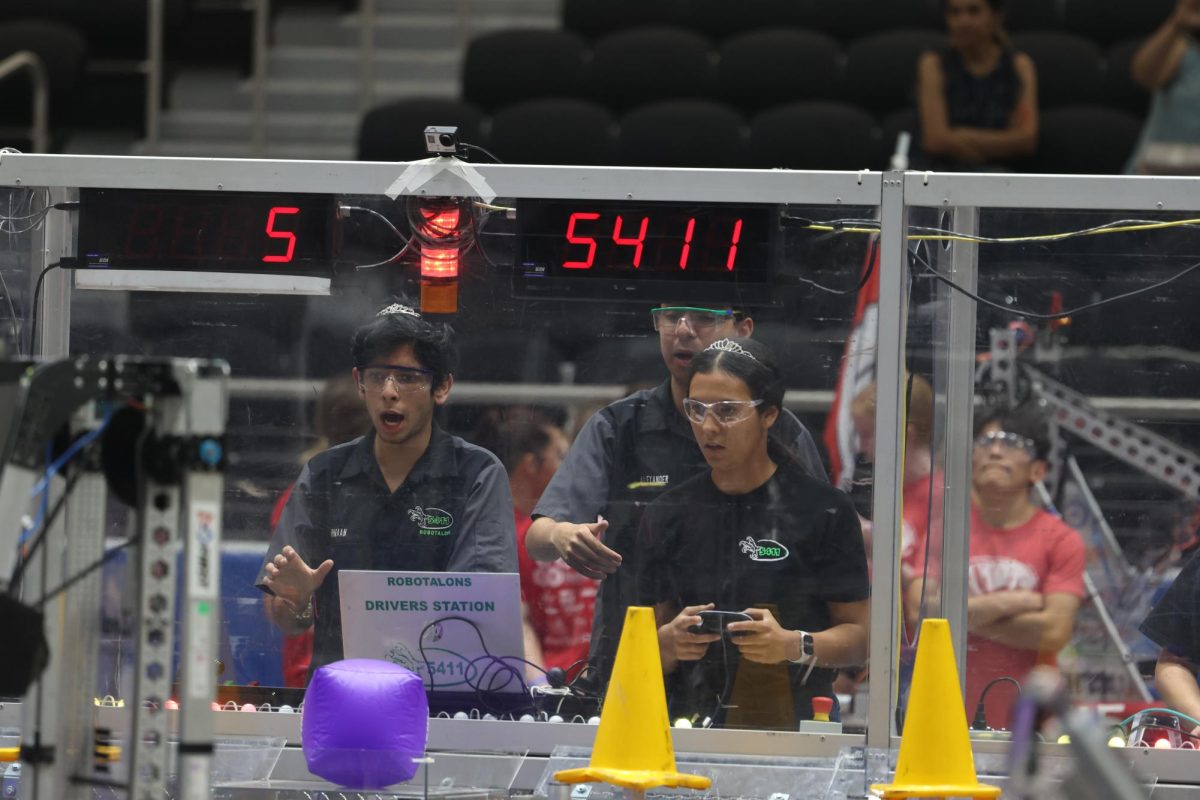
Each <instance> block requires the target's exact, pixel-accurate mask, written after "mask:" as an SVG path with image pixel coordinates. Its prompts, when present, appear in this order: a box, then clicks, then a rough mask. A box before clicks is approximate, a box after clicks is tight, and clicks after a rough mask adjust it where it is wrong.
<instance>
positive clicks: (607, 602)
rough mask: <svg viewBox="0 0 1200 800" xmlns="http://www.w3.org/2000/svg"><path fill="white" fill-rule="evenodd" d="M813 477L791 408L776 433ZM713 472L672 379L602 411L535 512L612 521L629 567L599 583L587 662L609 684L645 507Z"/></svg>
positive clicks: (613, 539) (813, 464)
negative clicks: (682, 409) (675, 393)
mask: <svg viewBox="0 0 1200 800" xmlns="http://www.w3.org/2000/svg"><path fill="white" fill-rule="evenodd" d="M771 431H772V437H773V438H775V439H776V440H777V441H779V442H781V443H782V444H784V445H785V446H787V447H788V448H789V449H790V450H791V451H792V453H793V455H794V456H795V457H796V459H798V461H799V462H800V463H801V464H802V465H803V469H804V470H805V471H806V472H808V473H809V474H811V475H812V476H814V477H816V478H819V479H820V480H821V481H824V480H825V470H824V468H823V467H822V466H821V459H820V456H819V455H818V453H817V448H816V445H815V444H814V442H813V438H812V435H811V434H809V432H808V429H806V428H805V427H804V426H803V425H801V424H800V421H799V420H798V419H796V417H795V416H794V415H793V414H792V413H791V412H790V411H787V410H785V411H784V412H783V413H782V414H780V415H779V418H778V420H776V422H775V424H774V425H773V426H772V428H771ZM707 471H708V462H706V461H705V460H704V454H703V453H702V452H701V451H700V445H698V444H697V443H696V437H695V435H694V434H693V433H692V428H691V425H689V424H688V421H687V419H685V418H684V416H683V414H681V413H679V410H678V409H676V408H675V401H674V399H673V398H672V397H671V382H670V380H666V381H664V382H663V383H661V384H659V385H658V386H657V387H655V388H653V389H642V390H641V391H638V392H634V393H633V394H631V395H629V396H628V397H625V398H623V399H621V400H618V401H617V402H615V403H612V404H610V405H608V406H607V407H605V408H603V409H601V410H600V411H599V412H597V413H596V414H593V415H592V417H591V418H590V419H589V420H588V421H587V424H585V425H584V426H583V429H582V430H580V432H579V435H578V436H577V437H576V438H575V441H574V442H573V443H572V444H571V449H570V451H569V452H568V453H567V457H566V459H565V460H564V461H563V463H562V465H561V466H560V467H559V468H558V471H557V472H555V473H554V477H553V478H552V479H551V480H550V485H549V486H547V487H546V490H545V491H544V492H543V493H542V497H541V499H540V500H539V501H538V503H537V506H536V507H535V508H534V510H533V517H534V519H536V518H538V517H550V518H551V519H554V520H557V521H559V522H581V523H584V522H594V521H595V520H596V517H597V515H600V516H603V517H604V518H605V519H607V520H608V523H609V525H608V530H607V532H606V533H605V534H604V544H605V545H606V546H608V547H609V548H611V549H613V550H615V551H616V552H618V553H620V554H621V556H622V558H623V559H624V561H623V565H622V566H621V568H620V569H619V570H617V572H616V573H614V574H613V575H609V576H608V577H607V578H605V579H604V580H603V581H602V582H601V584H600V589H599V593H598V595H597V597H596V611H595V616H594V618H593V625H592V646H591V651H590V653H589V656H588V660H589V662H590V663H591V664H592V666H593V667H594V668H595V670H596V671H597V673H598V675H599V676H600V678H601V682H602V683H604V682H607V679H608V674H609V671H610V667H611V664H612V660H613V658H614V657H615V655H616V649H617V642H618V640H619V639H620V636H621V627H622V625H623V624H624V621H625V608H626V607H628V606H629V605H631V604H632V603H633V602H634V601H635V599H636V596H637V588H636V584H637V582H636V577H635V576H634V574H633V570H634V569H635V566H636V564H635V558H636V554H635V552H634V550H635V547H634V544H635V542H636V538H637V530H638V524H639V523H640V521H641V516H642V513H643V511H644V510H645V508H646V507H647V506H648V505H649V504H650V503H652V502H653V501H654V500H655V499H656V498H657V497H658V496H659V495H661V494H662V493H663V492H664V491H666V490H667V489H668V488H670V487H673V486H676V485H678V484H680V483H683V482H684V481H686V480H687V479H689V478H691V477H693V476H695V475H698V474H700V473H702V472H707Z"/></svg>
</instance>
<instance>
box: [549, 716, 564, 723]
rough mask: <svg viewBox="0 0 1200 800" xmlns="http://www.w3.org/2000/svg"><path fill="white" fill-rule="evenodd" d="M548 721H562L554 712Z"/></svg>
mask: <svg viewBox="0 0 1200 800" xmlns="http://www.w3.org/2000/svg"><path fill="white" fill-rule="evenodd" d="M550 721H551V722H562V721H563V718H562V717H560V716H559V715H558V714H555V715H554V716H553V717H551V718H550Z"/></svg>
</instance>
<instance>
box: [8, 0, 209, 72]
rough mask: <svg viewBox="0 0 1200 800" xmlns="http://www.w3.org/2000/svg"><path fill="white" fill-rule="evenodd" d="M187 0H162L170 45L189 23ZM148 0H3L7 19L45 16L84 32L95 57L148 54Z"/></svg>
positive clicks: (164, 22)
mask: <svg viewBox="0 0 1200 800" xmlns="http://www.w3.org/2000/svg"><path fill="white" fill-rule="evenodd" d="M188 5H189V3H188V2H187V0H163V29H164V33H165V36H166V38H167V48H168V49H167V53H168V55H169V54H170V52H171V50H170V46H171V44H172V43H173V42H174V41H175V40H176V37H177V36H178V35H179V34H181V33H182V32H183V31H184V30H185V29H186V25H187V17H188ZM146 15H147V3H146V0H104V1H103V2H84V1H82V0H4V19H5V20H19V19H43V20H53V21H55V22H57V23H59V24H62V25H69V26H71V27H72V28H75V29H77V30H78V31H79V32H80V33H82V34H83V37H84V39H85V40H86V41H87V48H88V57H89V58H92V59H114V60H136V59H142V58H145V57H146Z"/></svg>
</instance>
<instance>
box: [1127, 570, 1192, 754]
mask: <svg viewBox="0 0 1200 800" xmlns="http://www.w3.org/2000/svg"><path fill="white" fill-rule="evenodd" d="M1197 601H1200V552H1197V553H1193V554H1192V556H1191V558H1189V559H1188V560H1187V561H1185V562H1184V564H1183V568H1182V569H1181V570H1179V575H1178V576H1177V577H1176V578H1175V580H1174V581H1173V582H1172V583H1171V585H1170V587H1168V589H1167V591H1166V592H1164V593H1163V596H1162V597H1161V598H1160V599H1159V601H1158V603H1157V604H1155V606H1154V608H1153V609H1151V611H1150V613H1149V614H1148V615H1147V616H1146V619H1145V620H1144V621H1143V622H1142V625H1141V627H1140V628H1139V630H1141V632H1142V633H1144V634H1146V636H1147V637H1149V638H1150V640H1151V641H1153V642H1154V643H1155V644H1157V645H1159V646H1161V647H1162V651H1161V652H1160V653H1159V654H1158V663H1157V664H1155V666H1154V688H1156V689H1157V690H1158V693H1159V694H1160V695H1162V699H1163V703H1165V704H1166V706H1167V707H1168V708H1172V709H1174V710H1175V711H1179V712H1181V713H1183V714H1187V715H1188V716H1190V717H1192V718H1194V719H1200V684H1197V682H1196V671H1197V669H1200V602H1197ZM1191 730H1192V733H1193V734H1197V733H1200V726H1195V727H1192V729H1191Z"/></svg>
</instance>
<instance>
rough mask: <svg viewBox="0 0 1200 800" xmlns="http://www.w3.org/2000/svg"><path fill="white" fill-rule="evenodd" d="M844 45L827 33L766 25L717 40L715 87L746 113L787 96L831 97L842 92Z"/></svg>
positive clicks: (808, 98)
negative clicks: (718, 55) (717, 54)
mask: <svg viewBox="0 0 1200 800" xmlns="http://www.w3.org/2000/svg"><path fill="white" fill-rule="evenodd" d="M841 79H842V48H841V46H840V45H838V43H837V41H836V40H835V39H834V38H833V37H831V36H829V35H828V34H824V33H818V32H816V31H808V30H799V29H794V28H792V29H789V28H781V29H765V30H757V31H750V32H748V33H744V34H741V35H740V36H734V37H733V38H731V39H728V40H726V41H725V43H724V44H722V45H721V49H720V57H719V59H718V62H717V91H718V96H719V97H720V99H721V100H723V101H725V102H726V103H729V104H730V105H732V106H736V107H738V108H741V109H744V110H746V111H749V112H754V111H759V110H761V109H764V108H769V107H771V106H773V105H777V104H779V103H781V102H787V101H791V100H833V99H836V98H837V97H838V96H839V95H840V94H841Z"/></svg>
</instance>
